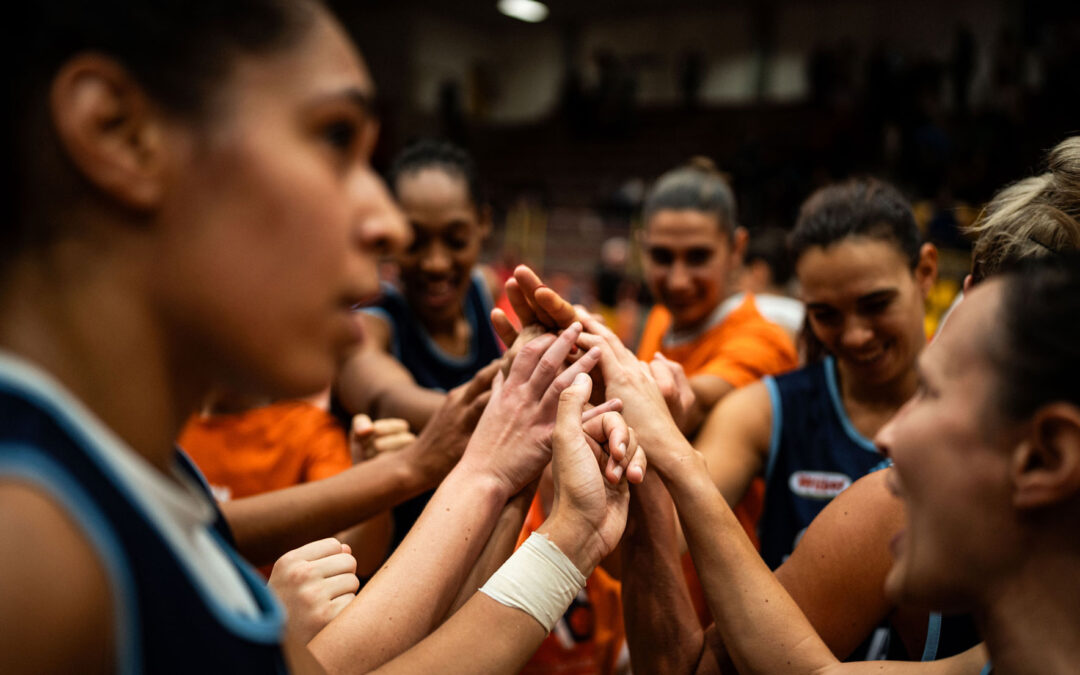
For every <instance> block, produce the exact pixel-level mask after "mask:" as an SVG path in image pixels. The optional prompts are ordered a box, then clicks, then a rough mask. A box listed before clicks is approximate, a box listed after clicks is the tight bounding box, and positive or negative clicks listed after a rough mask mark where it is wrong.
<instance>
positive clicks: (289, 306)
mask: <svg viewBox="0 0 1080 675" xmlns="http://www.w3.org/2000/svg"><path fill="white" fill-rule="evenodd" d="M372 95H373V86H372V82H371V78H370V76H369V75H368V73H367V70H366V68H365V66H364V64H363V63H362V61H361V60H360V57H359V55H358V54H357V52H356V51H355V49H354V48H353V46H352V45H351V44H350V43H349V41H348V39H347V38H346V37H345V34H344V32H343V31H342V30H341V28H340V27H339V26H338V25H337V24H336V23H335V22H334V21H333V20H332V19H331V18H330V17H329V16H327V15H325V14H324V13H322V12H320V14H319V15H318V17H317V18H316V20H315V22H314V24H313V25H312V27H311V28H310V29H309V30H308V32H307V34H306V35H305V36H303V37H302V38H301V40H300V41H299V42H298V43H297V44H296V45H294V46H292V47H289V48H286V49H285V50H283V51H281V52H280V53H275V54H272V55H269V56H260V57H249V56H241V57H238V60H237V62H236V63H235V66H234V68H233V72H232V73H231V75H230V76H229V77H228V79H227V81H226V83H225V84H224V85H222V87H221V89H220V92H219V96H218V98H217V99H215V101H214V106H215V108H214V110H213V112H212V113H210V114H209V115H208V118H207V119H208V121H204V122H202V123H201V126H198V127H197V128H196V127H195V125H194V124H193V123H177V124H176V126H175V128H170V130H169V132H168V139H167V140H168V142H169V143H171V145H172V146H173V148H174V150H175V152H174V153H173V154H172V155H170V157H172V160H173V161H172V162H171V166H169V167H167V170H168V171H170V173H171V175H170V179H171V182H170V184H169V186H168V192H167V194H166V197H165V199H164V202H163V204H162V206H161V209H160V211H159V213H158V214H157V215H158V216H159V221H160V232H161V236H160V242H159V245H158V246H157V248H156V249H155V257H156V259H155V261H154V265H155V268H156V270H157V273H156V274H155V279H156V288H155V291H156V294H157V300H158V303H157V306H158V307H159V310H160V313H161V314H162V316H163V317H164V319H165V321H166V322H167V334H166V335H165V337H164V339H166V340H171V341H172V345H171V347H172V348H173V349H174V350H175V351H177V352H178V354H177V357H178V358H179V359H180V360H182V361H183V362H185V366H184V367H190V368H197V369H200V372H203V373H205V374H206V375H207V376H208V377H213V378H214V379H217V380H224V383H225V384H227V385H229V386H231V387H233V388H236V389H240V390H242V391H248V390H252V391H258V392H261V393H268V394H272V395H277V396H284V395H297V394H302V393H304V392H310V391H314V390H316V389H319V388H320V387H322V386H325V385H326V384H327V383H328V382H329V380H330V379H331V377H332V375H333V373H334V370H335V368H336V364H337V359H338V357H339V356H340V355H341V353H342V352H343V350H345V349H346V348H348V347H349V346H351V345H352V344H353V343H355V342H356V340H357V339H358V338H359V335H358V333H357V328H356V326H357V324H356V322H355V321H354V319H353V317H352V315H351V307H352V306H353V305H355V304H356V303H357V302H359V301H362V300H370V299H371V298H372V297H373V296H375V295H376V294H377V292H378V276H377V273H376V257H377V255H378V254H380V253H385V252H388V251H391V250H395V249H398V248H400V247H401V246H402V245H404V243H405V240H406V238H407V236H408V235H407V231H406V229H405V224H404V221H403V219H402V218H401V214H400V212H398V211H397V209H396V207H395V206H394V204H393V202H392V200H391V199H390V198H389V195H388V193H387V191H386V189H385V186H384V185H383V184H382V182H381V181H380V180H379V178H378V177H377V176H376V175H375V173H374V172H373V171H372V169H371V167H370V165H369V163H368V160H369V156H370V153H371V151H372V147H373V145H374V143H375V138H376V136H377V124H376V122H375V120H374V119H373V118H372V116H371V113H370V109H369V104H370V101H371V97H372ZM203 369H205V370H203Z"/></svg>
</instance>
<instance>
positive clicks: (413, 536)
mask: <svg viewBox="0 0 1080 675" xmlns="http://www.w3.org/2000/svg"><path fill="white" fill-rule="evenodd" d="M506 498H507V495H506V494H505V492H504V488H503V486H502V485H501V484H499V483H497V482H496V481H494V480H493V479H491V478H490V477H489V476H488V475H487V474H485V473H483V472H481V471H477V470H475V469H473V468H472V467H469V466H464V465H459V466H458V468H457V469H455V470H454V471H452V472H451V473H450V475H448V476H447V478H446V480H444V481H443V483H442V485H441V486H440V487H439V489H438V490H437V491H436V492H435V494H434V496H433V497H432V499H431V501H430V502H429V503H428V506H427V508H425V509H424V512H423V513H422V514H421V516H420V519H419V520H417V522H416V524H415V525H414V526H413V528H412V529H411V530H410V531H409V534H408V535H407V536H406V537H405V540H404V541H403V542H402V543H401V545H400V546H398V548H397V550H396V551H395V552H394V554H393V555H392V556H391V557H390V559H389V560H388V561H387V562H386V564H384V565H383V567H382V569H380V570H379V572H378V573H376V575H375V576H374V577H373V578H372V579H371V581H369V582H368V584H367V585H366V586H365V587H364V589H363V590H362V591H361V593H360V595H359V596H358V597H357V599H356V600H355V601H354V602H353V603H352V604H351V605H350V606H349V607H347V608H346V609H345V611H344V612H342V613H341V614H340V615H339V616H338V617H337V618H336V619H335V620H334V621H332V622H331V623H330V625H328V626H327V627H326V629H324V630H323V631H322V632H321V633H320V634H319V635H317V636H316V637H315V639H314V640H313V641H312V642H311V649H312V651H313V652H314V653H315V655H316V657H317V658H318V659H319V661H320V662H321V663H322V664H323V665H324V666H325V667H326V668H327V670H328V671H330V672H341V673H345V672H366V671H367V670H370V669H372V668H375V667H378V666H379V665H381V664H383V663H385V662H387V661H389V660H390V659H392V658H394V657H395V656H397V655H398V654H401V653H402V652H404V651H406V650H407V649H409V648H410V647H412V646H413V645H414V644H416V643H417V642H419V641H420V640H421V639H422V638H423V637H424V636H426V635H427V634H429V633H430V632H431V631H432V630H434V628H435V627H436V626H437V625H438V623H439V621H440V620H441V619H442V618H443V617H444V616H445V615H446V612H447V610H448V609H449V607H450V603H451V602H452V601H453V599H454V598H455V596H456V594H457V592H458V590H459V589H460V588H461V585H462V583H463V582H464V580H465V577H466V575H467V573H468V571H469V569H470V568H471V566H472V565H473V563H474V562H475V560H476V558H477V556H478V555H479V553H480V551H481V550H482V549H483V547H484V544H485V543H486V542H487V539H488V536H489V534H490V533H491V530H492V528H493V526H494V524H495V521H496V519H497V517H498V514H499V512H500V510H501V509H502V507H503V505H504V504H505V502H506Z"/></svg>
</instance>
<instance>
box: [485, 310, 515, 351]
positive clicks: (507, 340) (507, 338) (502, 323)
mask: <svg viewBox="0 0 1080 675" xmlns="http://www.w3.org/2000/svg"><path fill="white" fill-rule="evenodd" d="M491 327H492V328H494V329H495V334H496V335H498V336H499V339H500V340H502V343H503V345H505V346H506V347H507V348H509V347H510V345H512V344H514V341H515V340H517V337H518V331H517V328H516V327H515V326H514V323H513V322H512V321H510V317H508V316H506V312H504V311H502V310H501V309H499V308H498V307H496V308H495V309H493V310H491Z"/></svg>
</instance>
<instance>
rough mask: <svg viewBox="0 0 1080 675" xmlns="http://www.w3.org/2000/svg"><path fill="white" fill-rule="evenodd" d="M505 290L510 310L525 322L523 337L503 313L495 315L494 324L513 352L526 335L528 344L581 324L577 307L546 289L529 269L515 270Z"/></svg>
mask: <svg viewBox="0 0 1080 675" xmlns="http://www.w3.org/2000/svg"><path fill="white" fill-rule="evenodd" d="M505 288H506V297H507V299H508V300H509V301H510V306H511V307H513V308H514V313H515V314H517V317H518V320H519V321H520V322H521V331H520V333H519V331H518V329H517V328H515V327H514V324H513V322H511V321H510V318H509V317H508V316H506V313H505V312H503V311H502V310H501V309H493V310H492V311H491V324H492V326H494V328H495V332H496V334H498V336H499V339H500V340H502V341H503V343H504V344H505V345H506V346H507V347H508V348H512V347H513V345H514V343H515V342H517V341H518V338H519V337H520V336H521V335H522V334H524V335H525V338H526V340H528V339H532V338H534V337H536V336H537V335H539V334H541V333H546V332H550V331H558V330H563V329H566V328H569V327H570V324H572V323H574V321H577V312H576V311H575V310H574V307H573V305H571V304H570V303H569V302H567V301H566V300H564V299H563V298H562V296H560V295H559V294H558V293H556V292H555V291H553V290H551V289H550V288H548V287H547V286H545V285H544V283H543V282H542V281H540V277H538V276H537V275H536V272H533V271H532V270H531V269H529V267H527V266H525V265H518V266H517V268H515V269H514V276H512V277H510V278H509V279H507V280H506V285H505Z"/></svg>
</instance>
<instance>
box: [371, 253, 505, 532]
mask: <svg viewBox="0 0 1080 675" xmlns="http://www.w3.org/2000/svg"><path fill="white" fill-rule="evenodd" d="M364 311H365V312H367V313H369V314H372V315H373V316H377V317H379V318H381V319H383V320H384V321H386V322H387V324H389V326H390V331H391V338H390V344H391V349H392V353H393V354H394V357H395V358H396V359H397V360H398V361H399V362H400V363H401V365H403V366H405V368H406V369H407V370H408V371H409V373H410V374H411V375H412V376H413V379H414V380H416V383H417V384H419V385H420V386H421V387H426V388H428V389H438V390H439V391H449V390H450V389H453V388H454V387H456V386H458V385H460V384H464V383H466V382H468V381H469V380H471V379H472V377H473V375H475V374H476V372H477V371H478V370H480V369H481V368H483V367H484V366H486V365H487V364H489V363H491V362H492V361H493V360H495V359H497V358H499V357H500V356H501V355H502V348H501V347H500V346H499V342H498V339H497V338H496V337H495V330H494V329H493V328H492V327H491V319H490V316H491V297H490V295H489V294H488V291H487V287H486V286H485V282H484V278H483V276H481V275H480V273H479V272H474V273H473V275H472V279H471V280H470V282H469V290H468V292H467V293H466V295H465V306H464V311H465V319H466V320H467V321H468V322H469V328H470V330H471V333H472V337H471V338H470V342H469V352H468V353H467V354H466V355H465V356H461V357H457V356H452V355H450V354H447V353H446V352H444V351H443V350H442V349H440V348H439V346H438V345H437V344H435V341H434V340H433V339H431V336H430V335H428V332H427V331H426V330H424V325H423V324H422V323H421V322H420V319H419V317H417V316H416V315H415V314H414V313H413V311H412V308H411V307H409V303H408V302H407V301H406V300H405V296H403V295H402V294H401V292H399V291H398V290H397V289H396V288H394V287H393V286H391V285H390V284H383V293H382V297H381V298H380V299H379V301H378V303H377V304H376V305H375V306H374V307H370V308H365V309H364ZM433 494H434V491H432V492H425V493H424V494H421V495H417V496H416V497H413V498H412V499H410V500H408V501H406V502H404V503H402V504H399V505H398V506H396V507H395V508H394V532H393V536H392V538H391V541H390V547H391V550H393V549H395V548H397V546H398V544H400V543H401V541H402V540H403V539H404V538H405V535H406V534H408V532H409V528H411V527H412V526H413V523H415V522H416V520H417V519H418V518H419V517H420V514H421V513H422V512H423V510H424V507H425V506H427V503H428V501H429V500H430V499H431V495H433Z"/></svg>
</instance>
